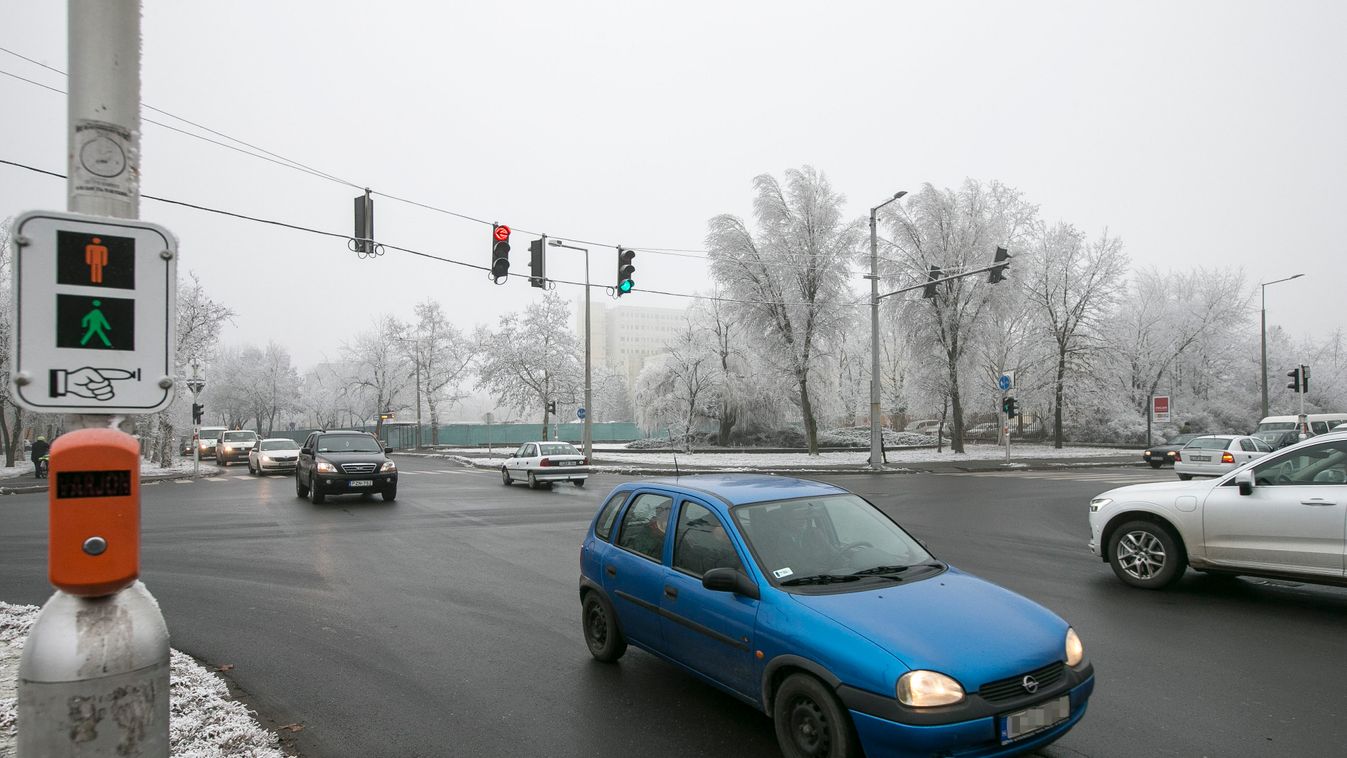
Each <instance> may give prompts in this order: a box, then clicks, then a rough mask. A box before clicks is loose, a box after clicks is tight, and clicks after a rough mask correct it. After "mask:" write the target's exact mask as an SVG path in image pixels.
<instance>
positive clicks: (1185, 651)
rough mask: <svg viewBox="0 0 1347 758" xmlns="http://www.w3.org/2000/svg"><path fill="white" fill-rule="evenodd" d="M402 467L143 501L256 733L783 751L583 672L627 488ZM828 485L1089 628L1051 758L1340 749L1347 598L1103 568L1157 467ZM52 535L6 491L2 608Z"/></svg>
mask: <svg viewBox="0 0 1347 758" xmlns="http://www.w3.org/2000/svg"><path fill="white" fill-rule="evenodd" d="M399 464H400V466H401V468H402V471H403V476H402V481H401V483H400V486H399V497H398V500H397V502H396V503H393V504H385V503H383V502H382V501H380V500H378V499H377V498H376V499H374V500H371V501H361V500H359V499H339V500H330V501H329V502H328V504H327V505H323V506H314V505H311V504H310V503H308V502H307V501H304V500H299V499H297V498H296V497H295V495H294V485H293V481H292V480H291V479H289V478H283V477H268V478H263V479H260V480H259V479H253V478H249V477H247V476H246V470H245V469H244V468H243V467H234V468H232V469H230V470H229V472H228V474H226V475H225V477H223V478H222V480H221V481H201V482H196V483H190V484H176V483H172V482H164V483H159V484H155V485H152V486H147V487H146V488H145V489H144V507H143V524H144V528H143V532H144V536H143V560H142V565H143V568H144V573H143V578H144V580H145V582H146V584H147V585H148V586H149V588H150V590H151V591H152V592H153V593H154V595H155V596H156V597H157V598H158V600H159V602H160V604H161V605H162V607H163V611H164V616H165V618H166V620H167V622H168V626H169V630H170V632H171V634H172V637H173V645H174V647H176V648H178V649H180V650H183V651H185V652H188V653H190V654H192V655H194V656H196V657H198V658H199V659H201V660H203V661H205V662H207V663H208V664H212V665H215V666H219V665H222V664H231V665H232V667H233V668H232V669H230V670H229V671H228V674H227V676H228V677H229V678H230V679H231V681H232V682H233V683H234V684H235V685H236V686H237V687H238V688H239V689H240V691H241V692H242V697H243V698H244V700H245V701H246V702H248V704H249V705H251V706H252V707H253V708H255V709H256V710H257V711H258V712H259V714H260V715H261V716H262V717H263V720H264V722H266V723H268V724H270V725H272V726H277V725H281V724H291V723H298V724H302V725H303V727H304V728H303V730H302V731H299V732H297V733H295V734H293V735H289V734H287V735H286V737H287V740H289V741H293V745H294V747H295V748H296V749H297V750H298V752H299V753H300V754H301V755H303V756H305V757H306V758H318V757H320V756H321V757H328V756H332V757H335V756H399V757H406V756H444V755H474V756H517V755H547V756H587V757H590V756H593V757H598V756H613V757H614V758H616V757H618V756H622V757H626V756H632V755H641V756H643V758H663V757H664V756H725V755H734V756H736V758H756V757H758V756H763V757H765V756H775V755H778V752H777V750H776V746H775V740H774V737H773V734H772V728H771V723H770V721H769V720H768V719H767V718H766V717H764V716H762V715H761V714H758V713H756V712H755V711H753V710H752V709H750V708H748V707H746V706H744V705H742V704H740V703H739V702H738V701H736V700H734V699H732V698H730V697H728V696H725V695H721V694H720V693H719V692H717V691H716V690H714V689H711V688H710V687H707V686H705V685H703V684H701V683H699V682H697V681H695V680H693V679H692V678H691V677H689V676H686V675H684V674H682V673H680V672H679V671H677V670H675V669H673V668H671V667H670V666H668V665H665V664H664V663H662V662H659V661H657V660H655V659H654V658H652V657H650V656H648V655H646V654H644V653H641V652H640V651H636V650H633V651H632V652H630V653H628V655H627V656H626V657H625V658H623V659H622V661H621V663H620V664H618V665H616V666H606V665H602V664H598V663H595V662H593V661H592V660H591V659H590V657H589V655H588V653H587V651H586V649H585V646H584V642H583V640H582V638H581V635H580V628H579V618H578V617H579V602H578V596H577V592H576V579H577V571H578V560H579V543H580V539H581V534H582V532H583V529H584V528H585V525H586V524H587V522H588V520H589V518H590V517H591V516H592V514H593V511H594V509H595V508H596V507H597V505H598V503H599V502H600V500H601V498H602V496H603V494H604V493H606V491H607V489H608V488H609V487H610V486H612V485H613V484H615V483H617V482H618V481H619V480H620V479H619V478H618V477H613V476H599V477H596V478H595V479H594V480H592V481H591V483H590V485H589V487H587V488H585V489H583V490H582V489H578V488H575V487H573V486H570V485H562V486H558V487H556V488H555V489H554V490H552V491H537V492H535V491H530V490H528V489H526V488H524V487H522V486H515V487H512V488H510V489H506V488H504V487H502V486H501V484H500V480H499V478H498V477H497V476H496V475H495V474H493V473H491V472H480V471H474V470H470V469H463V468H454V467H453V466H452V464H449V463H448V462H446V461H439V460H425V459H408V458H401V459H400V460H399ZM1161 476H1163V474H1162V475H1161ZM818 478H822V479H828V480H830V481H834V482H836V483H838V484H841V485H842V486H845V487H848V488H850V489H852V490H854V491H856V492H859V493H861V494H863V495H865V496H867V497H869V498H870V499H871V500H873V501H874V502H876V503H878V504H880V505H881V507H883V508H885V509H886V510H887V511H889V512H890V513H891V514H893V515H894V516H895V517H896V518H897V519H898V520H899V521H900V522H901V523H903V524H904V525H905V526H907V527H908V528H909V529H910V530H911V531H913V532H914V533H915V534H916V535H917V536H918V537H920V538H922V539H923V540H924V541H925V542H926V543H927V544H928V545H929V547H930V549H931V550H932V552H934V553H935V554H936V555H937V556H939V557H940V558H942V559H945V560H948V561H950V562H952V563H954V564H955V565H958V566H959V567H961V568H963V569H965V570H968V571H972V572H974V573H976V574H979V575H981V576H983V577H986V578H988V579H991V580H993V581H996V582H998V583H1000V584H1003V585H1005V586H1007V587H1009V588H1011V589H1013V590H1016V591H1018V592H1021V593H1023V594H1025V595H1027V596H1028V597H1030V598H1033V599H1034V600H1036V601H1038V602H1040V603H1043V604H1044V605H1046V606H1048V607H1049V608H1051V609H1053V610H1054V611H1056V612H1057V613H1059V614H1061V615H1062V616H1063V617H1065V618H1066V619H1067V620H1068V621H1070V622H1071V623H1072V624H1074V625H1075V627H1076V629H1077V630H1078V631H1079V632H1080V634H1081V636H1082V637H1083V639H1084V641H1085V645H1086V650H1087V653H1088V654H1089V655H1090V657H1091V659H1092V660H1093V662H1094V664H1095V668H1096V672H1097V677H1098V684H1097V687H1096V689H1095V695H1094V698H1093V700H1092V701H1091V704H1090V711H1089V713H1087V714H1086V716H1085V719H1084V720H1083V721H1082V722H1081V724H1080V725H1079V726H1077V728H1076V729H1075V730H1073V731H1072V732H1071V733H1069V734H1068V735H1067V736H1066V737H1065V738H1063V739H1062V740H1061V741H1059V742H1058V743H1056V744H1055V745H1053V746H1051V747H1049V748H1048V749H1047V750H1045V751H1044V752H1043V753H1040V755H1048V756H1101V757H1102V756H1127V757H1128V758H1134V757H1135V756H1139V755H1144V756H1290V755H1323V754H1328V753H1335V752H1336V751H1338V750H1339V749H1340V747H1341V745H1342V744H1343V743H1344V742H1347V720H1345V719H1344V718H1343V714H1344V713H1347V690H1344V689H1343V687H1342V686H1341V683H1340V672H1339V669H1340V666H1341V663H1342V662H1343V661H1344V660H1347V634H1344V625H1343V618H1344V613H1345V612H1347V591H1345V590H1337V589H1325V588H1316V587H1310V586H1299V585H1294V584H1289V583H1267V582H1261V581H1254V580H1247V579H1237V580H1219V579H1211V578H1207V577H1203V576H1200V575H1197V574H1194V573H1192V572H1190V573H1189V575H1188V576H1187V578H1186V579H1185V580H1184V581H1183V582H1182V583H1181V584H1179V585H1178V586H1177V587H1176V588H1175V589H1174V590H1172V591H1169V592H1165V593H1152V592H1142V591H1137V590H1132V589H1129V588H1127V587H1124V586H1123V585H1122V584H1121V583H1119V582H1118V581H1117V580H1116V579H1115V578H1114V577H1113V575H1112V572H1111V571H1110V570H1109V569H1108V567H1107V566H1106V565H1105V564H1103V563H1101V562H1099V561H1098V560H1096V559H1095V558H1093V556H1091V555H1090V554H1089V552H1088V550H1087V549H1086V548H1085V542H1086V540H1087V538H1088V527H1087V524H1086V515H1085V505H1086V503H1087V502H1088V499H1089V498H1090V497H1091V496H1093V495H1095V494H1097V493H1098V492H1100V491H1102V490H1104V489H1108V488H1109V487H1111V486H1114V485H1113V484H1112V483H1110V481H1118V482H1123V481H1143V480H1147V479H1155V478H1156V476H1155V474H1154V473H1153V472H1151V471H1150V470H1149V469H1116V470H1109V471H1100V470H1087V471H1082V472H1071V473H1054V474H1041V473H1035V472H1019V473H1013V474H1006V475H991V476H989V475H967V474H964V475H881V476H870V475H847V476H831V477H818ZM45 530H46V500H45V497H44V496H41V495H15V496H9V497H6V498H3V499H0V600H5V601H8V602H12V603H31V604H35V605H40V604H42V603H43V602H44V601H45V600H46V599H47V597H48V596H49V595H50V593H51V590H50V587H49V585H48V584H47V582H46V578H45V572H46V567H45V560H46V559H45V546H46V531H45ZM988 623H989V624H990V623H995V622H994V620H992V619H989V620H988ZM1333 746H1338V747H1333Z"/></svg>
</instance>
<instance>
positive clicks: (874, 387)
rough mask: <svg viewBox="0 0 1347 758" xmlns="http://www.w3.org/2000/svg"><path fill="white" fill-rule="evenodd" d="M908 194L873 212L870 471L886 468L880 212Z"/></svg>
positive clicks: (892, 199)
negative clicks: (882, 423) (881, 410)
mask: <svg viewBox="0 0 1347 758" xmlns="http://www.w3.org/2000/svg"><path fill="white" fill-rule="evenodd" d="M906 194H907V191H906V190H904V191H902V192H895V193H894V195H893V197H891V198H889V199H888V200H885V201H884V202H882V203H880V204H879V205H876V206H875V207H873V208H871V209H870V276H869V277H868V278H869V279H870V469H871V470H873V471H878V470H880V469H881V468H883V465H884V464H883V459H884V429H883V428H882V427H881V426H880V413H879V232H878V230H877V228H876V226H877V224H878V213H879V209H880V208H883V207H884V206H886V205H888V204H889V203H892V202H893V201H895V200H898V199H899V198H901V197H902V196H903V195H906Z"/></svg>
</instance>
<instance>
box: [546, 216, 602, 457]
mask: <svg viewBox="0 0 1347 758" xmlns="http://www.w3.org/2000/svg"><path fill="white" fill-rule="evenodd" d="M549 244H551V245H552V247H564V248H566V249H567V250H579V251H581V252H583V253H584V254H585V417H584V419H582V421H583V422H584V426H583V430H584V431H582V432H581V437H580V440H581V443H580V444H581V448H582V449H583V451H584V455H585V458H586V459H587V460H589V461H590V462H591V463H592V462H593V460H594V406H593V400H594V397H593V392H592V382H591V373H592V372H591V369H592V366H593V354H592V353H591V352H590V339H591V334H592V333H593V331H594V329H593V324H592V323H591V322H590V320H589V248H585V247H576V246H575V245H567V244H565V243H563V242H562V241H561V240H551V242H550V243H549ZM558 438H560V436H558Z"/></svg>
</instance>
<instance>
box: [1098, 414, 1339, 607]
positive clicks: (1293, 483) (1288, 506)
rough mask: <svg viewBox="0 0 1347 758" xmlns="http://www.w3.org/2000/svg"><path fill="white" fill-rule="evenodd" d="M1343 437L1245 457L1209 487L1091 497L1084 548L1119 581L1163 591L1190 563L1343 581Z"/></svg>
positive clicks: (1180, 485)
mask: <svg viewBox="0 0 1347 758" xmlns="http://www.w3.org/2000/svg"><path fill="white" fill-rule="evenodd" d="M1345 520H1347V433H1343V432H1333V433H1330V434H1327V435H1321V436H1318V437H1313V438H1311V439H1308V440H1305V441H1304V442H1299V443H1297V444H1295V445H1292V446H1291V447H1288V448H1284V449H1282V450H1278V451H1276V452H1274V453H1270V454H1268V455H1266V456H1263V457H1261V458H1258V459H1255V460H1252V461H1249V462H1247V463H1245V464H1244V465H1242V466H1239V467H1237V468H1236V469H1235V470H1233V471H1230V472H1228V473H1226V474H1224V475H1223V476H1220V477H1217V478H1216V479H1214V480H1211V481H1202V482H1160V483H1154V484H1139V485H1132V486H1129V487H1119V488H1117V489H1113V490H1109V491H1108V492H1105V493H1103V494H1101V495H1099V496H1098V497H1096V498H1094V499H1093V500H1091V501H1090V543H1089V546H1090V551H1091V552H1093V553H1094V554H1095V555H1097V556H1099V557H1100V558H1102V559H1103V560H1104V561H1106V562H1107V563H1109V565H1110V566H1112V567H1113V573H1114V574H1116V575H1117V577H1118V578H1119V579H1121V580H1122V581H1123V582H1125V583H1127V584H1129V585H1132V586H1133V587H1141V588H1144V589H1162V588H1164V587H1167V586H1169V585H1171V584H1173V583H1174V582H1176V581H1178V580H1179V578H1180V577H1181V576H1182V575H1183V573H1184V569H1185V568H1186V567H1187V566H1192V567H1193V568H1194V569H1197V570H1199V571H1205V572H1209V573H1221V574H1238V575H1249V576H1262V577H1274V578H1283V579H1292V580H1295V581H1301V582H1310V583H1316V584H1335V585H1347V576H1344V573H1343V563H1342V560H1343V554H1344V549H1345V548H1347V544H1345V542H1347V540H1345V539H1344V533H1343V523H1344V521H1345Z"/></svg>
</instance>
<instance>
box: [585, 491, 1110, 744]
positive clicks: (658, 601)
mask: <svg viewBox="0 0 1347 758" xmlns="http://www.w3.org/2000/svg"><path fill="white" fill-rule="evenodd" d="M579 589H580V603H581V608H582V611H581V619H582V623H583V633H584V637H585V643H586V645H587V646H588V648H589V651H590V654H591V655H593V656H594V658H596V659H598V660H599V661H603V662H612V661H616V660H617V659H619V658H621V657H622V655H623V654H624V653H625V652H626V650H627V647H628V645H629V644H630V645H633V646H635V647H638V648H640V649H642V650H645V651H647V652H649V653H651V654H653V655H655V656H656V657H659V658H661V659H663V660H665V661H668V662H671V663H673V664H674V665H676V666H678V667H680V668H682V669H684V670H686V671H689V672H691V673H692V674H694V675H695V676H697V677H698V678H700V679H701V680H702V681H704V682H706V683H708V684H710V685H712V686H715V687H717V688H719V689H721V690H724V691H725V692H728V693H730V694H732V695H733V696H734V697H736V698H738V699H739V700H742V701H744V702H745V703H748V704H749V705H751V706H752V707H754V708H756V709H758V710H761V711H762V712H764V713H766V714H767V715H768V716H769V717H771V718H772V719H773V720H774V721H775V729H776V736H777V740H778V742H779V744H780V747H781V750H782V752H783V753H784V754H785V755H786V756H789V757H791V758H796V757H798V756H821V757H822V756H827V757H829V758H834V757H837V756H856V755H860V754H861V752H862V750H863V751H864V753H865V754H866V755H871V756H916V755H978V756H1006V755H1017V754H1020V753H1023V752H1028V751H1032V750H1035V749H1037V748H1041V747H1042V746H1044V745H1047V744H1048V743H1051V742H1053V741H1054V740H1056V739H1058V738H1059V737H1061V736H1062V735H1063V734H1065V733H1066V732H1067V731H1068V730H1070V729H1071V728H1072V727H1073V726H1074V725H1075V724H1076V723H1077V722H1078V721H1079V720H1080V718H1081V717H1082V716H1083V715H1084V713H1085V708H1086V704H1087V702H1088V700H1089V697H1090V694H1091V692H1092V691H1093V689H1094V670H1093V667H1092V665H1091V664H1090V662H1089V660H1088V659H1087V658H1086V657H1085V650H1084V647H1083V646H1082V644H1081V641H1080V638H1079V637H1078V636H1077V635H1076V633H1075V631H1074V630H1072V628H1071V627H1070V625H1068V624H1067V623H1066V622H1065V621H1063V620H1062V619H1061V618H1059V617H1058V616H1057V615H1055V614H1054V613H1052V612H1051V611H1049V610H1047V609H1046V608H1043V607H1042V606H1040V605H1038V604H1037V603H1034V602H1033V601H1031V600H1028V599H1026V598H1024V597H1021V596H1020V595H1017V594H1015V593H1013V592H1010V591H1009V590H1006V589H1003V588H1001V587H998V586H996V585H994V584H992V583H990V582H987V581H985V580H982V579H978V578H976V577H974V576H972V575H970V574H966V573H964V572H962V571H960V570H958V569H957V568H954V567H953V566H950V565H948V564H946V563H944V562H943V561H940V560H938V559H937V558H935V557H934V556H933V555H932V554H931V553H930V552H928V551H927V550H926V548H925V547H923V546H922V544H921V543H920V542H919V541H918V540H916V539H915V538H913V537H912V536H911V535H910V534H908V533H907V532H906V531H904V530H903V528H902V527H901V526H899V525H898V524H897V523H895V522H894V521H893V520H892V519H891V518H890V517H889V516H888V515H887V514H885V513H884V512H883V511H881V510H879V509H878V508H876V507H875V506H873V505H871V504H870V503H869V502H867V501H866V500H865V499H863V498H861V497H859V496H857V495H855V494H852V493H851V492H848V491H847V490H844V489H842V488H840V487H836V486H833V485H830V484H823V483H819V482H811V481H805V480H801V479H792V478H788V477H777V476H764V475H739V474H735V475H702V476H685V477H679V478H672V479H660V480H651V481H635V482H627V483H624V484H622V485H619V486H618V487H617V488H616V489H614V490H613V491H612V493H611V494H610V495H609V496H608V498H607V499H606V500H605V502H604V503H603V505H602V506H601V507H600V508H599V510H598V513H597V514H596V515H595V517H594V519H593V520H592V522H591V523H590V526H589V529H588V531H587V533H586V535H585V539H584V543H583V545H582V547H581V550H580V588H579ZM610 686H621V683H620V682H619V681H618V680H613V683H612V684H611V685H610ZM635 694H637V693H635V692H633V695H635ZM675 705H676V704H673V703H671V704H670V707H673V706H675Z"/></svg>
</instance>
